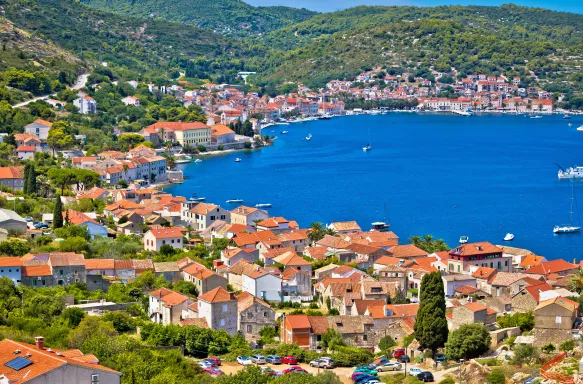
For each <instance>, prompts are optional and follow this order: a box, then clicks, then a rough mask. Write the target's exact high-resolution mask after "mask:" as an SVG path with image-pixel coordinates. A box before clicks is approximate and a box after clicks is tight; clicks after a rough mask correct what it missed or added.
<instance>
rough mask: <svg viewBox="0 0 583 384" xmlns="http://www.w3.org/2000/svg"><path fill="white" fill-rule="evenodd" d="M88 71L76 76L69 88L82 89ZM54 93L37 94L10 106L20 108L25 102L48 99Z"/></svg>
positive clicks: (87, 76) (85, 82)
mask: <svg viewBox="0 0 583 384" xmlns="http://www.w3.org/2000/svg"><path fill="white" fill-rule="evenodd" d="M89 75H90V74H89V73H84V74H83V75H80V76H79V77H77V81H76V82H75V84H74V85H73V86H71V87H70V89H72V90H74V91H78V90H80V89H83V88H84V87H85V85H86V84H87V79H88V78H89ZM55 95H56V93H53V94H50V95H44V96H37V97H35V98H33V99H29V100H26V101H23V102H21V103H18V104H14V105H13V106H12V108H20V107H24V106H25V105H27V104H30V103H34V102H35V101H39V100H45V99H48V98H49V97H51V96H55Z"/></svg>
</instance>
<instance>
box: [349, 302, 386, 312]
mask: <svg viewBox="0 0 583 384" xmlns="http://www.w3.org/2000/svg"><path fill="white" fill-rule="evenodd" d="M353 304H354V306H355V307H356V312H357V313H358V314H359V315H364V313H365V312H366V310H367V308H368V307H378V306H383V305H385V304H386V300H383V299H369V300H363V299H356V300H354V301H353Z"/></svg>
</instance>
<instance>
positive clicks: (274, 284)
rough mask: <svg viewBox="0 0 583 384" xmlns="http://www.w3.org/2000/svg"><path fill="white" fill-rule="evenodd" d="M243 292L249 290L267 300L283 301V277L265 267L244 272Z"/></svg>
mask: <svg viewBox="0 0 583 384" xmlns="http://www.w3.org/2000/svg"><path fill="white" fill-rule="evenodd" d="M243 292H249V293H250V294H252V295H253V296H255V297H258V298H260V299H263V300H267V301H275V302H278V301H281V300H282V289H281V278H279V277H277V276H274V275H272V274H270V273H269V272H267V271H266V270H265V269H260V270H257V271H255V272H250V273H243Z"/></svg>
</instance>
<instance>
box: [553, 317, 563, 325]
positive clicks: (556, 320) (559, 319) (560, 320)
mask: <svg viewBox="0 0 583 384" xmlns="http://www.w3.org/2000/svg"><path fill="white" fill-rule="evenodd" d="M562 322H563V318H562V317H561V316H556V317H555V323H556V324H561V323H562Z"/></svg>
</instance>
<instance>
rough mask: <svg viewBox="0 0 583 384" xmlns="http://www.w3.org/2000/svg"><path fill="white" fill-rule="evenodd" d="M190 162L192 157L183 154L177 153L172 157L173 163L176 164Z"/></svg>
mask: <svg viewBox="0 0 583 384" xmlns="http://www.w3.org/2000/svg"><path fill="white" fill-rule="evenodd" d="M191 160H192V157H190V156H188V155H185V154H183V153H177V154H176V155H174V162H175V163H176V164H186V163H190V162H191Z"/></svg>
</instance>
